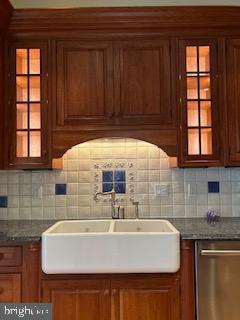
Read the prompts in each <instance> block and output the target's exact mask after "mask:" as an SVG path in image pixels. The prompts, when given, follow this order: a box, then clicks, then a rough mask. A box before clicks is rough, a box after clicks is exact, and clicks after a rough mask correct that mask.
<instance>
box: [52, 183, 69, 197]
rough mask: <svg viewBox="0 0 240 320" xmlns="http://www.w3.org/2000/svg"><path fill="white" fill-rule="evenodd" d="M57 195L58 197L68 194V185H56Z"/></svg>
mask: <svg viewBox="0 0 240 320" xmlns="http://www.w3.org/2000/svg"><path fill="white" fill-rule="evenodd" d="M55 194H56V195H63V194H67V185H66V183H59V184H58V183H57V184H56V185H55Z"/></svg>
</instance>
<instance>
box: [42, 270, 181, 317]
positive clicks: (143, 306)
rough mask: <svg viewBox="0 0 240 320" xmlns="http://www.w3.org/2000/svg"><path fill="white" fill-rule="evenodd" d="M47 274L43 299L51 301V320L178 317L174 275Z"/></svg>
mask: <svg viewBox="0 0 240 320" xmlns="http://www.w3.org/2000/svg"><path fill="white" fill-rule="evenodd" d="M47 277H48V276H45V277H44V280H43V281H42V302H46V303H47V302H48V303H52V304H53V320H65V319H68V320H77V319H79V318H80V319H81V320H85V319H86V320H97V319H99V320H130V319H131V320H135V319H136V320H139V319H148V320H179V319H180V285H179V284H180V281H179V278H178V276H176V275H166V274H163V275H159V274H158V275H119V276H118V275H103V276H100V275H97V276H96V277H95V276H93V275H85V276H84V275H82V276H79V275H75V276H74V275H72V276H66V278H65V279H64V275H60V276H59V278H58V276H57V275H54V279H45V278H47ZM79 277H81V279H79ZM50 278H51V276H50ZM84 278H85V279H84ZM92 278H94V279H92ZM96 278H97V279H96Z"/></svg>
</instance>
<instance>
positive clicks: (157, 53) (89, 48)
mask: <svg viewBox="0 0 240 320" xmlns="http://www.w3.org/2000/svg"><path fill="white" fill-rule="evenodd" d="M56 52H57V59H56V76H57V80H56V82H57V103H56V105H57V107H56V108H57V110H56V112H55V114H56V126H57V127H58V128H61V127H62V129H71V126H74V127H79V129H84V128H85V129H86V128H87V127H88V126H89V125H90V126H92V127H93V128H102V129H103V128H105V129H106V128H109V127H111V126H119V125H120V126H121V125H130V126H132V125H134V126H135V127H136V128H138V127H137V126H141V127H140V128H142V126H143V125H149V124H150V125H152V124H154V125H157V126H160V125H167V124H171V122H172V113H173V112H172V111H173V110H172V108H173V107H172V104H171V68H170V64H171V50H170V41H169V40H151V41H150V40H140V41H136V40H132V41H131V40H129V41H112V42H111V41H94V40H91V41H90V40H89V41H77V40H75V41H58V42H57V45H56Z"/></svg>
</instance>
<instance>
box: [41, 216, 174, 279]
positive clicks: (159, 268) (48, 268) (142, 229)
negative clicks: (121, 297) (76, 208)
mask: <svg viewBox="0 0 240 320" xmlns="http://www.w3.org/2000/svg"><path fill="white" fill-rule="evenodd" d="M179 267H180V234H179V232H178V231H177V230H176V229H175V228H174V226H173V225H172V224H171V223H170V222H169V221H167V220H145V219H144V220H74V221H60V222H57V223H56V224H54V225H53V226H52V227H50V228H49V229H48V230H46V231H45V232H44V233H43V234H42V270H43V271H44V272H45V273H48V274H59V273H61V274H66V273H67V274H76V273H165V272H166V273H174V272H177V271H178V269H179Z"/></svg>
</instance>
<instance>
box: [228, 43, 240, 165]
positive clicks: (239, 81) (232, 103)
mask: <svg viewBox="0 0 240 320" xmlns="http://www.w3.org/2000/svg"><path fill="white" fill-rule="evenodd" d="M226 59H227V69H226V72H227V106H228V107H227V127H228V130H227V132H228V135H227V147H226V149H227V150H226V151H227V155H226V156H227V165H231V166H239V164H240V39H231V40H227V45H226Z"/></svg>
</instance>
